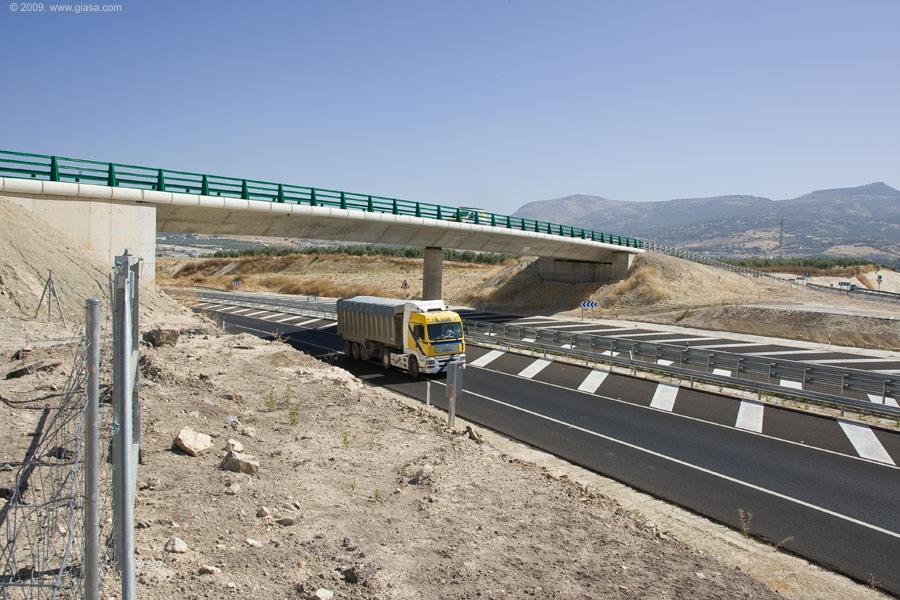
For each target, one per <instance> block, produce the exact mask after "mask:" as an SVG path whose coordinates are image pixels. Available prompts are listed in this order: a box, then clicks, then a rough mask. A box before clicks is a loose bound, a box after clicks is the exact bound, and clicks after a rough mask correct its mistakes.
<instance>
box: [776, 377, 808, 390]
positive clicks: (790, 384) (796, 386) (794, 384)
mask: <svg viewBox="0 0 900 600" xmlns="http://www.w3.org/2000/svg"><path fill="white" fill-rule="evenodd" d="M778 385H780V386H781V387H786V388H791V389H792V390H802V389H803V383H801V382H799V381H792V380H790V379H779V380H778Z"/></svg>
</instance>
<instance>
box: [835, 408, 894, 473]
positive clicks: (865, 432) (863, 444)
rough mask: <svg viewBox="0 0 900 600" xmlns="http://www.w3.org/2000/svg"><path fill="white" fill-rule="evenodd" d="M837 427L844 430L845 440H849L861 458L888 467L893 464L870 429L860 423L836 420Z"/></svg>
mask: <svg viewBox="0 0 900 600" xmlns="http://www.w3.org/2000/svg"><path fill="white" fill-rule="evenodd" d="M838 425H840V426H841V429H843V430H844V434H845V435H846V436H847V439H849V440H850V443H851V444H853V448H854V449H856V453H857V454H859V455H860V456H861V457H863V458H868V459H869V460H877V461H878V462H883V463H886V464H889V465H893V464H894V460H893V459H892V458H891V455H890V454H888V453H887V450H885V449H884V446H882V445H881V442H880V441H878V438H877V437H875V432H874V431H872V428H871V427H869V426H868V425H862V424H860V423H853V422H852V421H841V420H840V419H838Z"/></svg>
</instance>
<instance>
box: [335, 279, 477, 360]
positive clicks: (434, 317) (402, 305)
mask: <svg viewBox="0 0 900 600" xmlns="http://www.w3.org/2000/svg"><path fill="white" fill-rule="evenodd" d="M337 327H338V333H339V334H340V336H341V339H342V340H343V348H344V354H346V355H347V356H350V357H352V358H353V359H354V360H373V359H378V360H380V361H381V364H382V365H383V366H384V368H385V369H390V368H391V367H396V368H398V369H401V370H403V371H406V372H407V373H409V374H410V376H412V377H418V376H419V374H420V373H427V374H433V373H446V372H447V367H448V366H449V365H450V364H452V363H457V364H459V365H464V364H465V362H466V354H465V352H466V344H465V340H464V338H463V326H462V319H460V318H459V315H458V314H456V313H455V312H453V311H451V310H447V306H446V305H445V304H444V301H443V300H401V299H396V298H379V297H377V296H354V297H352V298H341V299H340V300H338V301H337Z"/></svg>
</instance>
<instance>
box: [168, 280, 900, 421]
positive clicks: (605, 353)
mask: <svg viewBox="0 0 900 600" xmlns="http://www.w3.org/2000/svg"><path fill="white" fill-rule="evenodd" d="M183 294H185V295H193V296H196V297H198V298H202V299H204V300H215V301H221V302H228V303H229V304H232V305H236V306H245V307H247V308H260V309H267V308H268V309H273V310H278V311H280V312H284V313H286V314H296V315H300V316H310V317H316V318H322V319H336V318H337V314H336V313H335V312H334V311H328V310H322V309H315V308H303V307H299V306H297V305H296V300H289V299H285V300H281V299H278V298H261V299H259V300H248V299H246V297H245V296H240V295H236V294H233V293H230V292H215V291H206V290H202V291H191V292H186V293H183ZM307 301H309V299H307ZM463 324H464V326H465V328H466V336H467V339H468V340H470V341H480V342H482V343H487V344H491V345H497V344H503V345H506V346H507V347H517V348H521V349H523V350H525V351H530V352H534V351H540V352H543V353H546V354H548V355H554V356H561V357H568V358H573V359H576V360H585V361H591V362H595V363H603V364H614V365H618V366H626V367H628V368H638V369H640V370H642V371H651V372H658V373H665V374H667V375H670V376H673V377H676V378H681V379H688V380H691V381H693V382H702V383H710V384H713V385H719V386H723V387H728V388H732V389H741V390H746V391H751V392H755V393H762V392H766V393H768V394H775V395H781V396H790V397H792V398H796V399H800V400H805V401H808V402H810V403H813V404H819V405H824V406H830V407H833V408H840V409H842V410H843V409H845V408H851V409H853V410H856V411H860V412H866V413H869V414H874V415H878V416H884V417H888V418H900V408H897V407H894V406H890V405H887V404H884V399H885V398H886V397H887V398H897V397H900V377H897V376H891V375H886V374H883V373H872V372H868V371H860V370H858V369H841V368H837V367H829V366H821V365H812V364H809V363H802V362H797V361H788V360H777V359H768V358H765V357H759V356H745V355H741V354H734V353H731V352H720V351H715V350H702V349H698V348H689V347H684V348H680V347H677V346H673V345H671V344H659V343H654V342H643V341H635V340H624V339H621V338H614V337H608V336H601V335H592V334H590V335H589V334H579V333H571V332H565V331H559V330H555V329H542V328H539V327H524V326H520V325H509V324H503V323H486V322H483V321H473V320H464V321H463ZM524 340H528V341H527V342H526V341H524ZM532 340H533V341H532ZM548 342H549V343H548ZM635 357H637V358H635ZM641 357H650V358H651V359H652V360H641ZM659 361H671V363H672V364H671V365H667V364H664V363H660V362H659ZM714 369H722V370H728V371H729V372H730V373H731V375H718V374H716V373H714V372H713V370H714ZM742 375H743V376H742ZM746 375H757V376H765V378H766V380H765V381H759V380H756V379H748V378H746V377H744V376H746ZM782 379H784V380H789V381H797V382H800V383H801V385H802V386H803V388H804V389H796V388H792V387H786V386H783V385H779V384H778V383H773V382H777V381H780V380H782ZM807 386H818V387H822V388H833V389H834V390H835V392H836V393H828V392H820V391H815V390H810V389H808V388H807ZM852 392H855V393H859V394H874V395H877V396H878V397H879V398H881V402H882V403H881V404H879V403H877V402H870V401H866V400H859V399H855V398H849V397H847V396H845V395H844V394H845V393H852Z"/></svg>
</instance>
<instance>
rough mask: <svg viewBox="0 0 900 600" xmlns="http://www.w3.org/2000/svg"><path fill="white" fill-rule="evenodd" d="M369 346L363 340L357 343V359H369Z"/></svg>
mask: <svg viewBox="0 0 900 600" xmlns="http://www.w3.org/2000/svg"><path fill="white" fill-rule="evenodd" d="M369 358H370V357H369V346H368V344H366V343H365V342H363V343H362V344H360V345H359V360H362V361H367V360H369Z"/></svg>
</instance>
